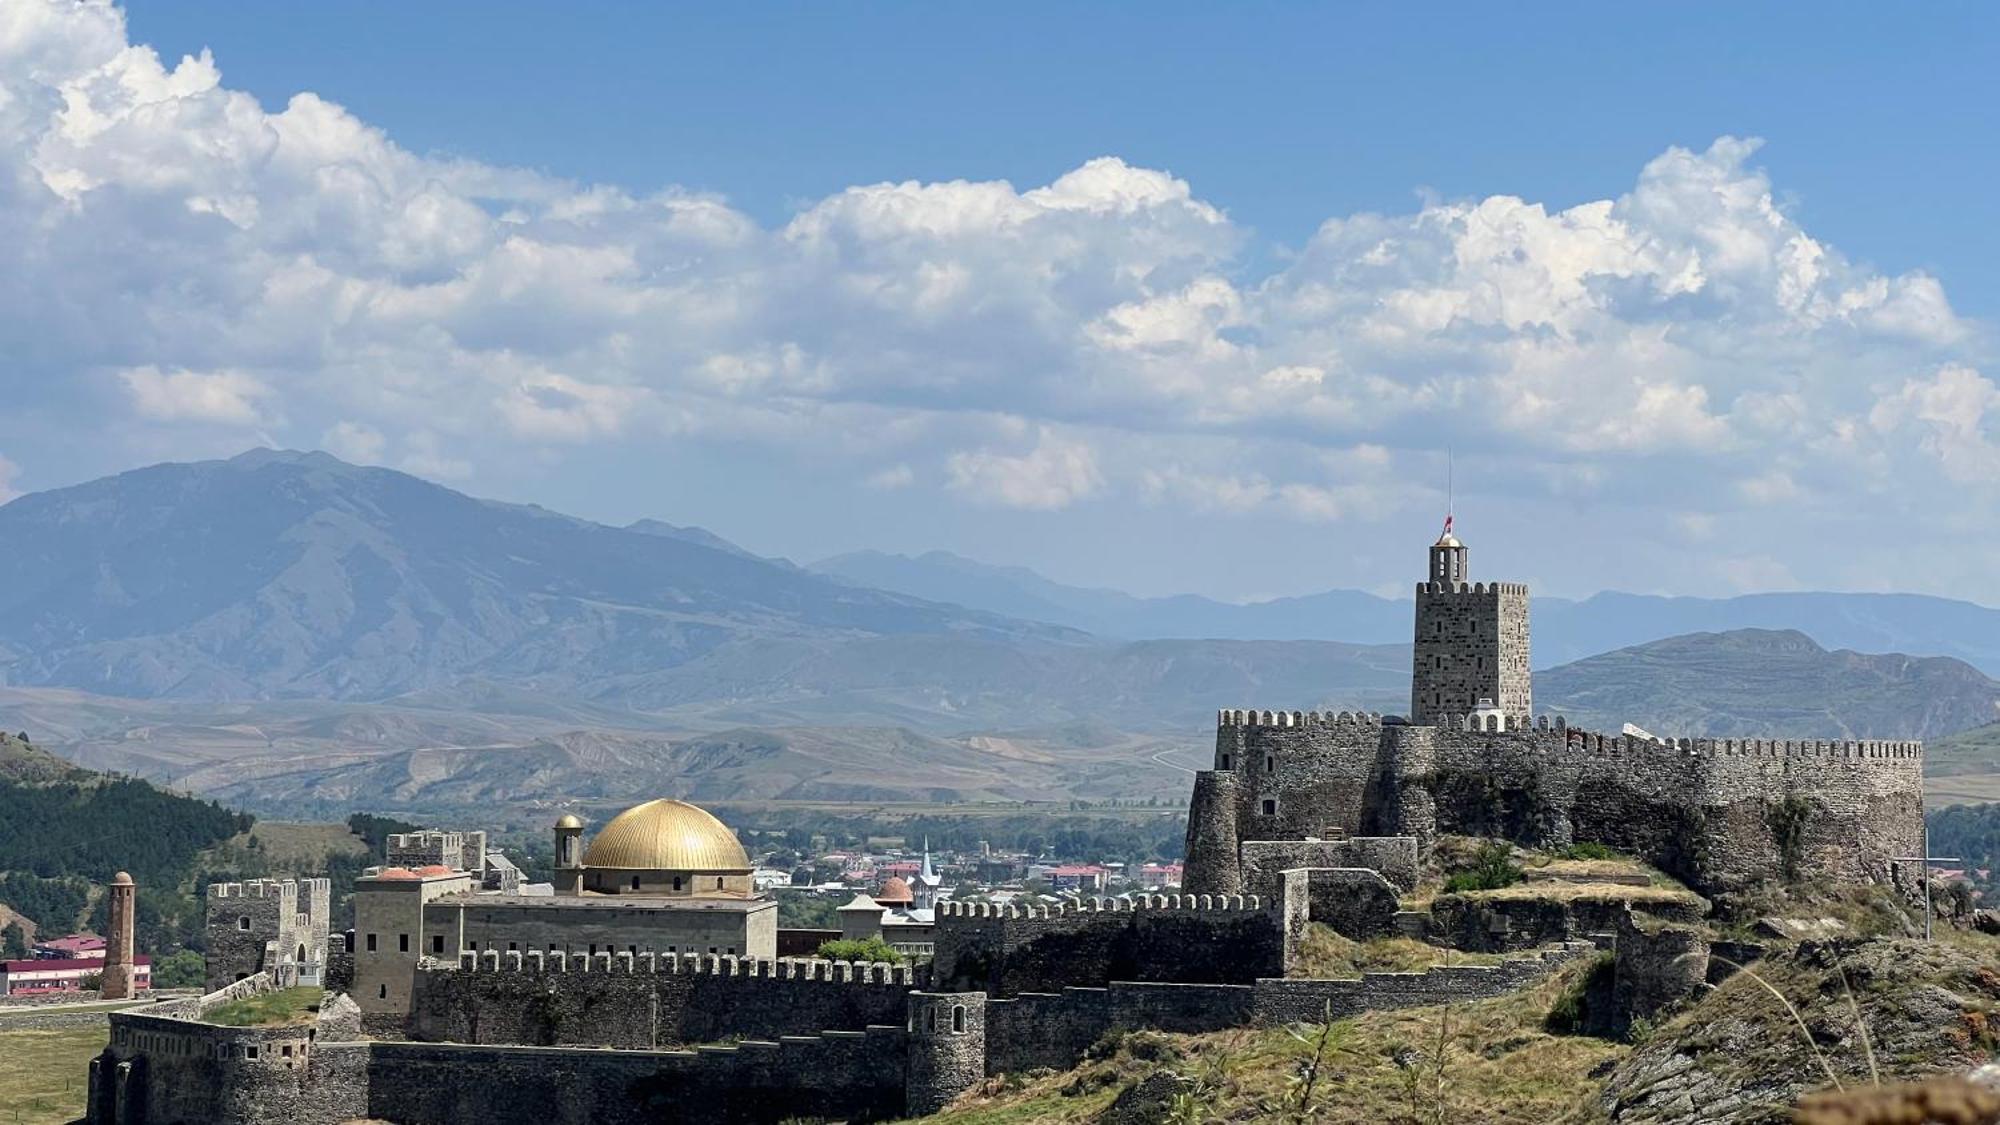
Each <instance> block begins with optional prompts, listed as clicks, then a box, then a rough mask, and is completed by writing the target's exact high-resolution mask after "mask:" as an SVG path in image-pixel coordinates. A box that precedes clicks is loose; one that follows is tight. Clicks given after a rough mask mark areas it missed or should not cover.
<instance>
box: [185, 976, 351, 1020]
mask: <svg viewBox="0 0 2000 1125" xmlns="http://www.w3.org/2000/svg"><path fill="white" fill-rule="evenodd" d="M324 994H325V993H324V990H322V989H318V988H312V987H308V986H300V987H298V988H282V989H279V990H278V991H276V992H265V993H261V994H259V995H256V996H245V997H244V998H243V999H241V1000H231V1001H229V1002H228V1003H226V1004H222V1005H219V1006H217V1007H215V1008H213V1009H210V1010H209V1011H208V1012H207V1013H206V1014H205V1015H203V1017H202V1018H203V1019H204V1020H206V1021H207V1022H209V1023H214V1024H221V1025H223V1026H224V1027H280V1026H284V1025H286V1024H294V1023H311V1022H312V1021H313V1020H314V1019H315V1018H317V1017H318V1015H319V1002H320V997H321V996H323V995H324Z"/></svg>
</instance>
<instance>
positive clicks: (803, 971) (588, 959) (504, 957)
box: [417, 949, 916, 988]
mask: <svg viewBox="0 0 2000 1125" xmlns="http://www.w3.org/2000/svg"><path fill="white" fill-rule="evenodd" d="M417 967H418V969H419V970H423V971H428V972H440V971H442V972H466V973H594V974H597V975H599V976H716V977H742V978H746V979H761V980H799V981H820V982H827V983H834V984H873V985H887V986H893V987H897V988H907V987H912V986H914V985H915V983H916V974H915V972H914V970H913V969H912V968H911V967H910V966H908V965H883V964H877V963H873V962H868V961H830V960H827V959H826V958H823V957H780V958H778V959H776V960H774V961H766V960H759V959H757V958H752V957H735V956H730V955H727V954H713V953H709V954H700V953H687V954H681V953H630V952H626V953H577V954H569V953H564V952H562V951H560V950H557V951H553V952H544V951H542V950H539V949H530V950H527V951H525V952H524V951H521V950H508V951H507V952H505V953H502V952H501V951H499V950H497V949H488V950H485V951H483V952H478V953H474V952H471V951H466V952H463V953H460V954H459V955H458V959H457V960H456V961H447V960H442V959H438V958H432V957H423V958H419V959H418V962H417Z"/></svg>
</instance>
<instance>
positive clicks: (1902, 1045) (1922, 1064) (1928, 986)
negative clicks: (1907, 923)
mask: <svg viewBox="0 0 2000 1125" xmlns="http://www.w3.org/2000/svg"><path fill="white" fill-rule="evenodd" d="M1982 943H1983V939H1982ZM1843 977H1844V978H1845V984H1843ZM1763 982H1768V984H1769V985H1770V986H1771V987H1773V988H1775V989H1776V990H1777V991H1778V992H1781V993H1783V994H1784V995H1785V996H1786V997H1788V998H1790V999H1791V1000H1792V1001H1793V1003H1794V1004H1795V1005H1796V1006H1797V1012H1798V1015H1797V1018H1796V1019H1795V1018H1794V1017H1793V1016H1792V1015H1791V1014H1789V1013H1788V1012H1787V1010H1786V1008H1785V1006H1784V1005H1783V1004H1782V1003H1781V1002H1780V1001H1779V1000H1778V998H1777V997H1776V996H1774V995H1772V993H1771V991H1770V990H1769V989H1767V988H1766V987H1765V984H1764V983H1763ZM1850 995H1851V997H1852V999H1851V1000H1850ZM1857 1008H1858V1010H1859V1012H1860V1017H1861V1018H1860V1021H1859V1023H1857V1021H1856V1019H1855V1011H1856V1009H1857ZM1801 1024H1803V1027H1801ZM1863 1027H1865V1029H1866V1040H1865V1042H1864V1036H1863V1030H1862V1029H1863ZM1808 1036H1810V1038H1808ZM1997 1036H2000V943H1993V944H1992V945H1991V946H1990V948H1989V949H1987V950H1985V951H1980V950H1977V949H1967V948H1958V947H1954V946H1949V945H1944V944H1941V943H1925V942H1921V941H1911V940H1907V939H1875V940H1871V941H1865V942H1860V943H1811V942H1809V943H1806V944H1803V945H1800V946H1797V947H1795V948H1793V949H1791V950H1788V951H1785V952H1782V953H1776V954H1773V955H1772V956H1770V957H1768V958H1766V959H1765V961H1764V962H1762V963H1761V964H1759V965H1758V966H1756V967H1755V971H1754V973H1753V972H1742V973H1738V974H1736V975H1735V976H1733V977H1731V978H1730V979H1729V980H1727V981H1726V982H1724V983H1723V984H1722V985H1721V986H1720V987H1718V988H1716V989H1715V990H1714V991H1713V992H1712V993H1710V994H1709V995H1708V996H1707V997H1706V998H1704V999H1703V1000H1702V1001H1700V1002H1699V1003H1697V1004H1695V1005H1694V1006H1692V1007H1691V1008H1689V1009H1687V1010H1686V1011H1685V1012H1683V1013H1682V1014H1680V1015H1679V1016H1677V1017H1675V1018H1674V1019H1673V1020H1672V1021H1670V1022H1669V1023H1667V1024H1666V1025H1664V1026H1663V1027H1661V1028H1660V1029H1659V1030H1658V1031H1657V1032H1655V1033H1654V1034H1653V1035H1652V1036H1651V1037H1650V1038H1649V1039H1648V1040H1647V1041H1646V1042H1645V1043H1644V1044H1643V1045H1642V1046H1640V1047H1639V1049H1638V1050H1636V1051H1634V1052H1633V1053H1632V1054H1631V1055H1630V1056H1628V1057H1627V1058H1626V1059H1625V1060H1624V1061H1623V1062H1621V1063H1620V1064H1619V1065H1618V1066H1617V1068H1616V1069H1614V1070H1613V1071H1612V1073H1611V1074H1610V1075H1609V1076H1608V1077H1607V1078H1606V1081H1605V1084H1604V1090H1603V1094H1602V1095H1601V1105H1600V1108H1601V1109H1602V1110H1603V1112H1604V1113H1605V1115H1606V1117H1607V1118H1608V1119H1609V1120H1610V1121H1611V1122H1614V1123H1618V1125H1624V1123H1633V1125H1637V1123H1645V1125H1746V1123H1749V1122H1775V1121H1788V1120H1790V1114H1791V1109H1792V1107H1793V1106H1794V1105H1796V1104H1797V1103H1798V1101H1799V1099H1800V1097H1801V1096H1803V1095H1804V1094H1806V1093H1808V1092H1809V1091H1813V1090H1818V1089H1821V1088H1825V1087H1828V1086H1831V1085H1833V1082H1834V1079H1835V1078H1836V1077H1837V1078H1838V1079H1839V1081H1840V1082H1841V1083H1842V1084H1844V1085H1846V1086H1849V1087H1858V1086H1865V1085H1868V1084H1869V1083H1870V1081H1871V1079H1870V1073H1869V1058H1870V1054H1871V1052H1872V1055H1873V1059H1874V1063H1875V1066H1876V1068H1877V1069H1878V1070H1879V1071H1880V1073H1881V1077H1882V1079H1883V1080H1884V1081H1892V1080H1909V1079H1917V1078H1923V1077H1927V1076H1931V1075H1935V1074H1942V1073H1948V1072H1954V1071H1963V1070H1967V1069H1970V1068H1971V1067H1973V1066H1975V1065H1978V1064H1980V1063H1983V1062H1985V1061H1986V1060H1987V1059H1989V1058H1991V1057H1992V1055H1993V1053H1994V1049H1995V1047H1996V1046H2000V1037H1997Z"/></svg>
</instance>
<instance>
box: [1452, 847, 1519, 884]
mask: <svg viewBox="0 0 2000 1125" xmlns="http://www.w3.org/2000/svg"><path fill="white" fill-rule="evenodd" d="M1520 881H1521V868H1520V865H1519V864H1516V863H1515V862H1514V848H1513V846H1512V845H1510V844H1506V843H1502V842H1501V841H1498V840H1493V841H1489V842H1487V843H1485V844H1481V845H1480V846H1479V850H1478V851H1477V852H1474V853H1473V856H1472V862H1471V863H1470V864H1469V865H1468V866H1467V867H1466V868H1465V870H1463V871H1459V872H1457V873H1455V874H1454V875H1452V876H1451V877H1450V878H1449V879H1446V880H1445V881H1444V889H1445V891H1446V892H1447V893H1455V892H1458V891H1496V890H1499V889H1500V888H1501V887H1511V886H1513V885H1514V884H1516V883H1518V882H1520Z"/></svg>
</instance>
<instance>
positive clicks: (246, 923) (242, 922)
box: [236, 914, 250, 930]
mask: <svg viewBox="0 0 2000 1125" xmlns="http://www.w3.org/2000/svg"><path fill="white" fill-rule="evenodd" d="M236 928H237V929H239V930H247V929H249V928H250V916H249V915H248V914H245V915H242V916H241V917H239V918H237V919H236Z"/></svg>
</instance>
